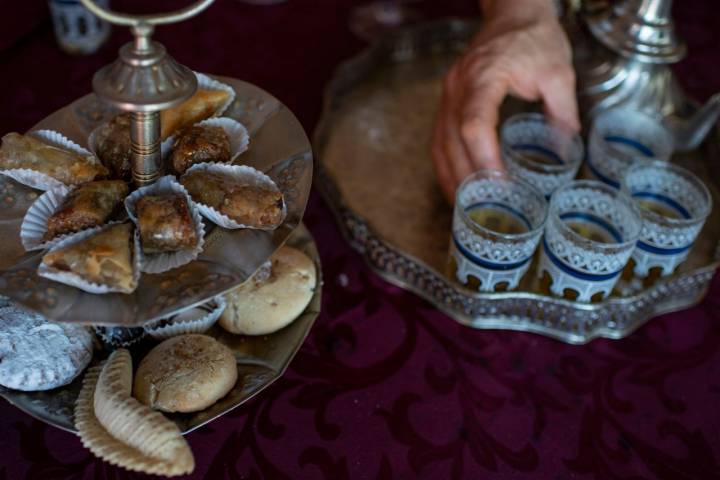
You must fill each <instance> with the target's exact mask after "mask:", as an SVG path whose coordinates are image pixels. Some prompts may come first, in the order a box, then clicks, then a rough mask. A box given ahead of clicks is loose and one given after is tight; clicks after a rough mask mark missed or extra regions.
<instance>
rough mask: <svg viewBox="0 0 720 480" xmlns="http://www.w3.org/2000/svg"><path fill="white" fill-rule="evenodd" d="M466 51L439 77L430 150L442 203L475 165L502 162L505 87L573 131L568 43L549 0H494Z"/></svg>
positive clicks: (575, 118) (574, 111)
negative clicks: (441, 81)
mask: <svg viewBox="0 0 720 480" xmlns="http://www.w3.org/2000/svg"><path fill="white" fill-rule="evenodd" d="M487 3H491V4H490V5H488V8H487V9H486V22H485V24H484V25H483V27H482V30H481V31H480V32H479V33H478V35H477V36H476V38H475V39H474V40H473V42H472V44H471V46H470V47H469V48H468V50H467V52H466V53H465V54H464V55H463V56H462V57H461V58H460V59H459V60H458V61H457V62H456V63H455V64H454V65H453V66H452V68H451V69H450V71H449V72H448V74H447V76H446V77H445V81H444V84H443V93H442V100H441V104H440V110H439V111H438V116H437V119H436V123H435V132H434V138H433V145H432V156H433V164H434V167H435V172H436V175H437V178H438V182H439V184H440V186H441V188H442V190H443V193H444V194H445V197H446V198H447V199H448V201H449V202H450V203H453V202H454V195H455V189H456V188H457V186H458V184H459V183H460V182H461V181H462V180H463V179H464V178H465V177H467V176H468V175H470V173H472V172H474V171H475V170H478V169H481V168H503V164H502V160H501V158H500V148H499V145H498V139H497V133H496V127H497V123H498V110H499V108H500V104H501V103H502V101H503V99H504V98H505V96H506V95H507V94H508V93H509V94H512V95H514V96H517V97H520V98H522V99H523V100H527V101H537V100H542V101H543V104H544V108H545V113H546V114H547V115H548V117H549V118H550V119H551V120H552V121H555V122H557V123H558V124H561V125H563V126H564V127H566V128H568V129H570V130H574V131H578V130H579V129H580V121H579V118H578V109H577V101H576V99H575V74H574V71H573V69H572V51H571V49H570V45H569V42H568V40H567V37H566V36H565V33H564V31H563V29H562V27H561V26H560V24H559V22H558V21H557V19H556V17H555V12H554V9H553V5H552V2H550V1H549V0H522V1H513V2H507V1H503V0H497V1H495V2H487Z"/></svg>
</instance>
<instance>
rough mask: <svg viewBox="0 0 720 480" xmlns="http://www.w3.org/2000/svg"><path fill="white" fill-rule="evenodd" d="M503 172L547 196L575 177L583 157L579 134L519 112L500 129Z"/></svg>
mask: <svg viewBox="0 0 720 480" xmlns="http://www.w3.org/2000/svg"><path fill="white" fill-rule="evenodd" d="M500 149H501V151H502V158H503V161H504V162H505V166H506V167H507V169H508V170H509V171H510V172H512V173H514V174H515V175H517V176H518V177H520V178H522V179H523V180H525V181H526V182H528V183H530V184H532V185H533V186H535V187H536V188H537V189H538V190H540V191H541V192H542V193H543V195H545V196H546V197H547V198H550V195H551V194H552V193H553V192H554V191H555V189H557V188H558V187H559V186H560V185H564V184H566V183H567V182H569V181H571V180H572V179H573V178H575V175H576V174H577V171H578V169H579V168H580V164H581V163H582V160H583V156H584V154H585V148H584V146H583V142H582V139H581V138H580V135H577V134H574V133H573V132H570V131H568V130H565V129H563V128H562V127H560V126H559V125H554V124H552V123H551V122H549V121H548V120H547V119H546V118H545V116H544V115H542V114H540V113H521V114H518V115H514V116H512V117H510V118H509V119H507V120H506V121H505V122H504V123H503V125H502V127H501V128H500Z"/></svg>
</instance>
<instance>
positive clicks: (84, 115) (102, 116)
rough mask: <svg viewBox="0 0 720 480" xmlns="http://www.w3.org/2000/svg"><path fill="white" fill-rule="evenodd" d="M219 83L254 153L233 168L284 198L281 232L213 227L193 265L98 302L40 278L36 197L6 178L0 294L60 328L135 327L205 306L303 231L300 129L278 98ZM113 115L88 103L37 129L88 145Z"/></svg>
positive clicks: (308, 171) (0, 215)
mask: <svg viewBox="0 0 720 480" xmlns="http://www.w3.org/2000/svg"><path fill="white" fill-rule="evenodd" d="M217 78H218V79H219V80H221V81H222V82H224V83H226V84H228V85H230V86H231V87H233V88H234V89H235V91H236V94H237V95H236V99H235V101H234V102H233V104H232V105H230V107H229V108H228V111H227V113H226V115H227V116H229V117H231V118H234V119H236V120H238V121H240V122H241V123H243V124H244V125H245V126H246V127H247V129H248V131H249V134H250V139H251V140H250V141H251V147H250V150H249V151H247V152H246V153H244V154H243V155H241V156H240V157H239V158H238V160H237V162H236V163H241V164H247V165H250V166H252V167H255V168H257V169H259V170H261V171H264V172H266V173H267V174H268V175H269V176H270V177H271V178H272V179H273V180H274V181H275V182H276V183H277V184H278V186H279V188H280V190H281V191H282V192H283V195H284V196H285V201H286V204H287V211H288V215H287V219H286V221H285V222H284V223H283V224H282V225H281V226H280V227H279V228H278V229H277V230H275V231H273V232H266V231H258V230H233V231H230V230H224V229H221V228H213V225H212V224H210V223H209V222H208V223H207V224H206V231H207V234H206V238H205V246H204V251H203V253H202V254H201V255H200V257H199V258H198V259H197V260H196V261H193V262H191V263H189V264H187V265H185V266H183V267H180V268H177V269H173V270H171V271H169V272H165V273H162V274H155V275H150V274H145V275H143V276H142V277H141V278H140V284H139V286H138V288H137V290H136V291H135V292H134V293H133V294H130V295H125V294H120V293H112V294H107V295H93V294H90V293H85V292H82V291H80V290H78V289H76V288H74V287H70V286H67V285H63V284H60V283H57V282H54V281H51V280H48V279H44V278H42V277H39V276H38V275H37V274H36V270H37V266H38V264H39V262H40V260H41V257H42V253H38V252H31V253H27V252H25V251H24V249H23V247H22V244H21V243H20V235H19V231H20V225H21V223H22V219H23V216H24V215H25V212H26V211H27V209H28V207H29V206H30V204H31V203H32V202H33V201H34V199H36V198H37V196H38V191H37V190H32V189H29V188H27V187H24V186H22V185H20V184H18V183H16V182H15V181H13V180H10V179H9V178H7V177H2V178H1V179H0V198H2V199H3V204H2V208H0V238H2V239H3V251H2V255H1V256H0V294H2V295H6V296H8V297H10V298H11V299H12V300H14V301H16V302H18V303H20V304H22V305H25V306H26V307H27V308H29V309H31V310H34V311H36V312H38V313H39V314H41V315H44V316H45V317H47V318H50V319H53V320H56V321H61V322H70V323H84V324H101V325H122V326H131V325H142V324H144V323H147V322H150V321H152V320H155V319H158V318H162V317H166V316H168V315H170V314H173V313H177V312H179V311H182V310H183V309H185V308H190V307H192V306H195V305H197V304H200V303H203V302H205V301H207V300H208V299H209V298H211V297H213V296H215V295H218V294H220V293H222V292H225V291H227V290H229V289H231V288H232V287H234V286H236V285H238V284H240V283H241V282H242V281H244V280H245V279H246V278H247V277H248V276H249V275H250V274H252V272H254V271H255V270H256V269H257V267H258V266H259V265H260V264H262V263H263V262H264V261H265V260H266V259H267V258H268V257H269V256H270V255H271V254H272V253H273V252H274V251H275V249H277V248H278V246H280V245H281V244H282V243H283V242H284V241H285V240H286V239H287V238H288V236H289V235H290V233H291V232H292V231H293V230H294V229H295V228H296V227H297V226H298V225H299V224H300V221H301V219H302V216H303V213H304V211H305V205H306V203H307V199H308V196H309V194H310V186H311V182H312V174H313V160H312V151H311V149H310V142H309V140H308V138H307V136H306V135H305V132H304V131H303V128H302V126H301V125H300V123H299V122H298V121H297V119H296V118H295V117H294V116H293V114H292V113H291V112H290V111H289V110H288V109H287V108H286V107H285V106H283V105H282V104H281V103H280V102H278V101H277V100H276V99H275V98H273V97H272V96H271V95H269V94H268V93H267V92H265V91H263V90H261V89H260V88H258V87H255V86H253V85H251V84H249V83H246V82H242V81H240V80H236V79H232V78H224V77H217ZM116 114H117V111H115V110H113V109H110V108H108V106H107V105H106V104H104V103H103V102H100V101H99V100H98V98H97V97H96V96H95V95H86V96H85V97H82V98H80V99H79V100H77V101H75V102H73V103H72V104H70V105H68V106H67V107H65V108H62V109H61V110H58V111H57V112H55V113H53V114H52V115H50V116H49V117H47V118H46V119H44V120H43V121H42V122H40V123H39V124H38V125H36V126H35V127H33V129H51V130H57V131H59V132H61V133H62V134H63V135H65V136H67V137H68V138H69V139H71V140H73V141H75V142H77V143H78V144H80V145H87V138H88V135H89V134H90V132H91V131H92V130H93V129H94V128H95V127H97V126H98V125H99V124H100V123H102V122H104V121H107V120H109V119H110V118H112V116H113V115H116Z"/></svg>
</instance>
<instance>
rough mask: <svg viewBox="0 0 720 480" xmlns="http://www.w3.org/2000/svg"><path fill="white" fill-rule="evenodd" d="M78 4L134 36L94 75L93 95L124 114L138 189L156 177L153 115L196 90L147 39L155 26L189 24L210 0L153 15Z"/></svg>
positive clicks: (183, 70) (88, 0) (156, 121)
mask: <svg viewBox="0 0 720 480" xmlns="http://www.w3.org/2000/svg"><path fill="white" fill-rule="evenodd" d="M80 1H81V2H82V4H83V5H85V7H86V8H87V9H88V10H90V11H91V12H92V13H94V14H95V15H97V16H98V17H100V18H102V19H103V20H107V21H108V22H110V23H114V24H116V25H125V26H129V27H130V30H131V31H132V33H133V35H134V36H135V40H134V41H133V42H130V43H127V44H125V45H123V46H122V47H121V48H120V52H119V58H118V59H117V60H115V61H114V62H113V63H111V64H110V65H107V66H105V67H103V68H101V69H100V70H99V71H98V72H97V73H95V76H94V77H93V90H94V91H95V94H96V95H97V96H98V97H99V98H100V99H102V100H104V101H105V102H107V103H109V104H111V105H114V106H116V107H117V108H119V109H121V110H124V111H128V112H130V114H131V115H130V116H131V122H130V138H131V150H132V174H133V181H134V182H135V183H136V184H137V185H138V186H140V185H146V184H149V183H152V182H154V181H155V180H156V179H158V178H159V177H160V176H161V175H162V159H161V157H160V113H159V112H160V110H164V109H167V108H171V107H174V106H176V105H179V104H180V103H182V102H184V101H185V100H187V99H188V98H190V97H191V96H192V95H193V93H195V90H197V79H196V78H195V75H194V74H193V72H192V71H191V70H190V69H189V68H187V67H185V66H183V65H180V64H179V63H177V62H176V61H175V60H174V59H173V58H172V57H171V56H170V55H168V54H167V51H166V50H165V47H163V46H162V45H161V44H160V43H158V42H155V41H152V40H151V39H150V36H151V35H152V33H153V30H154V28H155V25H162V24H167V23H175V22H180V21H182V20H186V19H188V18H191V17H193V16H195V15H197V14H198V13H200V12H202V11H203V10H205V9H206V8H207V7H209V6H210V5H211V4H212V3H213V1H214V0H200V1H198V2H197V3H195V4H193V5H190V6H188V7H186V8H183V9H181V10H178V11H176V12H170V13H163V14H153V15H129V14H125V13H118V12H113V11H110V10H107V9H105V8H103V7H100V6H99V5H97V4H96V3H94V2H93V1H92V0H80Z"/></svg>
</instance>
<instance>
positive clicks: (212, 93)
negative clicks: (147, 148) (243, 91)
mask: <svg viewBox="0 0 720 480" xmlns="http://www.w3.org/2000/svg"><path fill="white" fill-rule="evenodd" d="M229 96H230V93H228V92H226V91H224V90H198V91H197V92H195V94H194V95H193V96H192V97H190V98H189V99H188V100H186V101H185V102H184V103H181V104H180V105H178V106H177V107H173V108H169V109H167V110H163V111H162V112H160V136H161V137H162V139H163V140H165V139H166V138H168V137H169V136H171V135H172V134H173V133H175V132H176V131H178V130H180V129H183V128H185V127H189V126H191V125H194V124H196V123H198V122H199V121H201V120H205V119H206V118H208V117H211V116H213V115H214V114H215V113H216V112H217V111H218V109H219V108H220V107H221V106H222V104H223V103H225V101H226V100H227V99H228V97H229Z"/></svg>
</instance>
